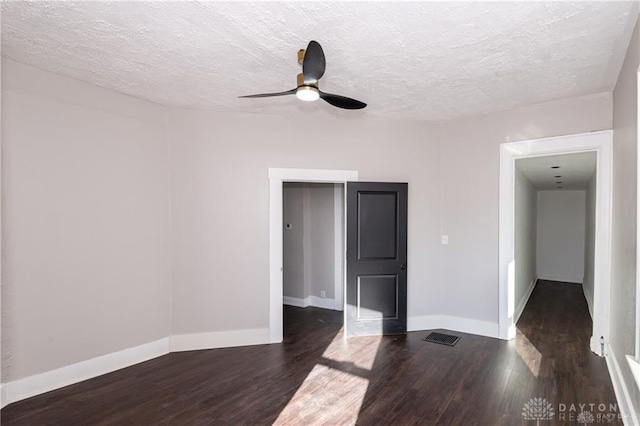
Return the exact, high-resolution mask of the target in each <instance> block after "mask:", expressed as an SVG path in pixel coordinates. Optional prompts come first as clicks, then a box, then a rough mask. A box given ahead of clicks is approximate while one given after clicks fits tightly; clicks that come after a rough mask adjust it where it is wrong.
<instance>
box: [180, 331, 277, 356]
mask: <svg viewBox="0 0 640 426" xmlns="http://www.w3.org/2000/svg"><path fill="white" fill-rule="evenodd" d="M169 339H170V343H169V350H170V351H171V352H182V351H195V350H200V349H215V348H230V347H236V346H251V345H264V344H267V343H270V340H269V329H268V328H253V329H246V330H232V331H213V332H210V333H193V334H177V335H172V336H171V337H170V338H169Z"/></svg>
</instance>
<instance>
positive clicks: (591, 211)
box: [582, 175, 596, 317]
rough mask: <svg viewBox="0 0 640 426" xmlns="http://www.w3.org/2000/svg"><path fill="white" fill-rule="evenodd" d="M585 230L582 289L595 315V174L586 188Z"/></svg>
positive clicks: (590, 311) (590, 310) (591, 312)
mask: <svg viewBox="0 0 640 426" xmlns="http://www.w3.org/2000/svg"><path fill="white" fill-rule="evenodd" d="M585 204H586V206H585V207H586V210H585V232H584V278H583V280H582V289H583V291H584V297H585V298H586V299H587V304H588V305H589V313H590V314H591V317H593V294H594V293H593V283H594V275H593V271H594V262H595V250H596V246H595V244H596V232H595V231H596V175H593V177H592V178H591V180H590V181H589V184H588V185H587V189H586V190H585Z"/></svg>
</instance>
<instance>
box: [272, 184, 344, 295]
mask: <svg viewBox="0 0 640 426" xmlns="http://www.w3.org/2000/svg"><path fill="white" fill-rule="evenodd" d="M338 186H339V187H340V188H341V187H342V185H338ZM334 191H335V185H334V184H322V183H284V185H283V262H284V265H283V286H284V288H283V295H284V297H285V304H293V305H295V306H301V305H305V306H306V305H309V306H317V307H327V306H329V305H331V307H333V306H334V305H335V303H334V299H335V284H336V283H335V268H336V266H338V267H341V265H336V262H337V260H336V253H335V251H336V250H335V247H336V241H335V239H336V238H335V228H336V226H337V227H339V228H341V227H342V223H337V224H336V223H334V222H335V208H336V205H335V203H334V198H335V192H334ZM337 207H338V208H341V207H340V206H337ZM287 224H289V225H291V229H287V228H286V225H287ZM341 240H342V238H341ZM340 243H341V241H340ZM323 291H324V292H325V296H324V297H323V296H322V292H323ZM319 299H323V300H319Z"/></svg>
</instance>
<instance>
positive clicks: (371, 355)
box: [322, 330, 382, 370]
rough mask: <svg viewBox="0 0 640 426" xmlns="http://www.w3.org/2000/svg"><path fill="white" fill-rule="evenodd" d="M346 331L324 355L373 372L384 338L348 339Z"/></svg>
mask: <svg viewBox="0 0 640 426" xmlns="http://www.w3.org/2000/svg"><path fill="white" fill-rule="evenodd" d="M343 331H344V330H340V333H338V335H336V337H335V338H334V339H333V341H332V342H331V344H330V345H329V346H328V347H327V349H326V350H325V351H324V353H323V354H322V357H323V358H325V359H328V360H332V361H336V362H343V363H348V364H351V365H353V366H354V367H357V368H363V369H366V370H371V368H372V367H373V363H374V362H375V360H376V354H377V353H378V349H379V348H380V342H381V341H382V336H361V337H355V338H354V337H352V338H350V339H346V338H345V337H344V334H343Z"/></svg>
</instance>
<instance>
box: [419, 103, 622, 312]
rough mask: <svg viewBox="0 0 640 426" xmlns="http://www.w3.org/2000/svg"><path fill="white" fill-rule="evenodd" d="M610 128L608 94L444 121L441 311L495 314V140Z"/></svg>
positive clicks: (497, 176) (497, 166) (497, 174)
mask: <svg viewBox="0 0 640 426" xmlns="http://www.w3.org/2000/svg"><path fill="white" fill-rule="evenodd" d="M610 128H611V98H610V96H609V95H595V96H588V97H583V98H577V99H568V100H562V101H558V102H550V103H546V104H539V105H535V106H532V107H528V108H519V109H514V110H510V111H501V112H496V113H493V114H486V115H483V116H478V117H473V118H468V119H461V120H456V121H453V122H450V123H447V124H445V125H443V126H442V132H443V137H442V160H441V167H442V171H443V176H444V178H443V180H442V187H441V194H442V201H441V203H442V205H441V211H442V232H443V233H444V234H448V235H449V245H448V246H446V247H445V249H444V250H443V258H442V271H443V273H442V274H443V277H445V278H446V285H443V286H442V290H441V291H442V293H441V298H440V300H441V309H442V311H443V313H445V314H447V315H451V316H457V317H465V318H474V319H476V320H483V321H490V322H494V323H497V321H498V281H499V280H498V235H499V232H498V228H499V223H500V222H499V211H498V208H499V201H500V199H499V188H500V185H499V182H500V144H501V143H504V142H514V141H518V140H526V139H535V138H542V137H547V136H559V135H568V134H573V133H583V132H589V131H594V130H605V129H610ZM410 200H411V198H410ZM410 202H411V201H410ZM434 202H437V200H434ZM410 232H411V231H410ZM470 283H473V285H470Z"/></svg>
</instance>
